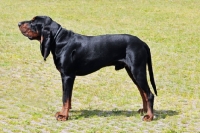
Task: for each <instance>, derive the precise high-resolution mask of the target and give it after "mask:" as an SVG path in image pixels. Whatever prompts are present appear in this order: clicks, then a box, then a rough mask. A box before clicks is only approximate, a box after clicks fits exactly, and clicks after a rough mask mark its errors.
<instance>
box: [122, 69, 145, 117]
mask: <svg viewBox="0 0 200 133" xmlns="http://www.w3.org/2000/svg"><path fill="white" fill-rule="evenodd" d="M125 68H126V71H127V73H128V75H129V77H130V78H131V79H132V81H133V82H134V83H135V85H136V86H137V88H138V90H139V91H140V95H141V97H142V102H143V108H142V109H139V110H138V113H140V114H143V113H147V101H146V98H145V96H144V93H143V91H142V90H141V89H140V87H139V86H138V85H137V82H136V81H135V79H134V78H133V75H132V73H131V71H130V69H129V68H128V67H125Z"/></svg>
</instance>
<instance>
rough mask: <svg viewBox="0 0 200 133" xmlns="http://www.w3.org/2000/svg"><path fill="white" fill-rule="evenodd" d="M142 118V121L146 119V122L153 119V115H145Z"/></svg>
mask: <svg viewBox="0 0 200 133" xmlns="http://www.w3.org/2000/svg"><path fill="white" fill-rule="evenodd" d="M142 120H143V121H147V122H149V121H152V120H153V115H152V116H151V115H145V116H144V117H143V119H142Z"/></svg>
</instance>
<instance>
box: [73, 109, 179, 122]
mask: <svg viewBox="0 0 200 133" xmlns="http://www.w3.org/2000/svg"><path fill="white" fill-rule="evenodd" d="M70 114H71V115H70V119H80V118H91V117H112V116H126V117H131V116H136V117H139V116H141V115H140V114H139V113H138V112H137V111H126V110H117V109H113V110H112V111H103V110H71V111H70ZM154 114H155V116H156V117H155V119H154V120H159V119H165V118H166V117H170V116H175V115H178V114H179V113H178V112H176V111H173V110H155V111H154Z"/></svg>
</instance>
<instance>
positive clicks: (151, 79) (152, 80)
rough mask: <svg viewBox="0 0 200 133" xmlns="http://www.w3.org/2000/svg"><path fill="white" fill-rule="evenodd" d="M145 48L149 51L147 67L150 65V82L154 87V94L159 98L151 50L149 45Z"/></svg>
mask: <svg viewBox="0 0 200 133" xmlns="http://www.w3.org/2000/svg"><path fill="white" fill-rule="evenodd" d="M145 48H146V51H147V54H148V58H147V65H148V70H149V76H150V81H151V85H152V87H153V90H154V93H155V94H156V96H157V90H156V84H155V80H154V74H153V68H152V61H151V52H150V48H149V47H148V45H147V44H146V45H145Z"/></svg>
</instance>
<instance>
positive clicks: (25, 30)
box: [18, 16, 60, 60]
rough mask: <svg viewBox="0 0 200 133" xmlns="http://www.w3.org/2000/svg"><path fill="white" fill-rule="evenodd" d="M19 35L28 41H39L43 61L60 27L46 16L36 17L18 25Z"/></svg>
mask: <svg viewBox="0 0 200 133" xmlns="http://www.w3.org/2000/svg"><path fill="white" fill-rule="evenodd" d="M18 26H19V30H20V31H21V33H22V34H23V35H24V36H26V37H28V38H29V39H30V40H38V41H40V43H41V45H40V50H41V53H42V56H43V57H44V60H46V58H47V57H48V55H49V54H50V51H51V43H52V41H53V39H55V36H56V34H57V32H58V30H59V28H60V25H59V24H58V23H56V22H55V21H53V20H52V19H51V18H50V17H47V16H36V17H34V18H33V19H32V20H29V21H22V22H19V23H18Z"/></svg>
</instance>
